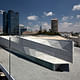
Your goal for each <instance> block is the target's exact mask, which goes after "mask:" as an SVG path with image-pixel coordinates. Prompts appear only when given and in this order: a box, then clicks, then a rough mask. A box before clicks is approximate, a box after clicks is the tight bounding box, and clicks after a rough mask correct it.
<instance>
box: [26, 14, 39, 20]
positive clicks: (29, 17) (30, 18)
mask: <svg viewBox="0 0 80 80" xmlns="http://www.w3.org/2000/svg"><path fill="white" fill-rule="evenodd" d="M27 19H28V20H33V21H35V20H37V19H38V16H35V15H33V16H28V17H27Z"/></svg>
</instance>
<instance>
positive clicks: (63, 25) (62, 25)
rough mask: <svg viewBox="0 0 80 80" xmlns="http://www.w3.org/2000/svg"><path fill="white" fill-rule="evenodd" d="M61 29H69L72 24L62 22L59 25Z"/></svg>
mask: <svg viewBox="0 0 80 80" xmlns="http://www.w3.org/2000/svg"><path fill="white" fill-rule="evenodd" d="M59 25H60V26H61V27H64V28H65V27H69V26H71V25H72V23H69V22H63V23H60V24H59Z"/></svg>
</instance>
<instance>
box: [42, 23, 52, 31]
mask: <svg viewBox="0 0 80 80" xmlns="http://www.w3.org/2000/svg"><path fill="white" fill-rule="evenodd" d="M50 28H51V25H50V24H48V23H47V22H42V29H46V30H49V29H50Z"/></svg>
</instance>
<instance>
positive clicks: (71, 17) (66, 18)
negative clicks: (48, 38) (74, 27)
mask: <svg viewBox="0 0 80 80" xmlns="http://www.w3.org/2000/svg"><path fill="white" fill-rule="evenodd" d="M69 19H73V16H63V17H62V21H66V20H69Z"/></svg>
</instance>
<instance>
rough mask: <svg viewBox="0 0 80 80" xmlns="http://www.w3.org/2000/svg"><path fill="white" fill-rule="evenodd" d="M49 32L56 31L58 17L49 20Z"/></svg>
mask: <svg viewBox="0 0 80 80" xmlns="http://www.w3.org/2000/svg"><path fill="white" fill-rule="evenodd" d="M51 32H53V33H54V32H58V19H52V20H51Z"/></svg>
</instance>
